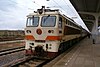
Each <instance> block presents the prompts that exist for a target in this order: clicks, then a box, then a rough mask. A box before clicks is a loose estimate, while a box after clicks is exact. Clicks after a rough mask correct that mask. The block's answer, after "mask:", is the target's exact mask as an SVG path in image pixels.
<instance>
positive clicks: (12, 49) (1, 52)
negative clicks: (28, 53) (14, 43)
mask: <svg viewBox="0 0 100 67" xmlns="http://www.w3.org/2000/svg"><path fill="white" fill-rule="evenodd" d="M23 50H25V46H21V47H16V48H9V49H4V50H1V51H0V56H3V55H6V54H11V53H14V52H19V51H23Z"/></svg>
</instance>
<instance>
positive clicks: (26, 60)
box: [2, 56, 50, 67]
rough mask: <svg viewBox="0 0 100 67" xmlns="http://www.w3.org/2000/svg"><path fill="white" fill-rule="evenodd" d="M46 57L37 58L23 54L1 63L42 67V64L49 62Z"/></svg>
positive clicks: (4, 66) (14, 65)
mask: <svg viewBox="0 0 100 67" xmlns="http://www.w3.org/2000/svg"><path fill="white" fill-rule="evenodd" d="M49 61H50V60H49V59H47V58H37V57H34V56H24V57H23V58H21V59H17V60H14V61H12V62H9V63H7V64H4V65H2V67H42V66H43V65H44V64H46V63H47V62H49Z"/></svg>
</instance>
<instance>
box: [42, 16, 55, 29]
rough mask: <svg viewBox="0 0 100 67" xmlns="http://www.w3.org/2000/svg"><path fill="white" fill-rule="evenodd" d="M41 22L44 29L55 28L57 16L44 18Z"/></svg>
mask: <svg viewBox="0 0 100 67" xmlns="http://www.w3.org/2000/svg"><path fill="white" fill-rule="evenodd" d="M41 21H42V22H41V26H42V27H54V26H55V24H56V16H50V15H48V16H43V17H42V20H41Z"/></svg>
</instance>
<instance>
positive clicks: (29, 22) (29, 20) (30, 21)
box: [26, 16, 39, 27]
mask: <svg viewBox="0 0 100 67" xmlns="http://www.w3.org/2000/svg"><path fill="white" fill-rule="evenodd" d="M38 24H39V17H37V16H33V17H28V18H27V24H26V26H34V27H37V26H38Z"/></svg>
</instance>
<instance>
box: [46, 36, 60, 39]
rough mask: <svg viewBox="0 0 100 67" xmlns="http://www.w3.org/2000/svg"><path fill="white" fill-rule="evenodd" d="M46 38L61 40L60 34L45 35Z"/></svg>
mask: <svg viewBox="0 0 100 67" xmlns="http://www.w3.org/2000/svg"><path fill="white" fill-rule="evenodd" d="M46 40H61V36H47V38H46Z"/></svg>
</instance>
